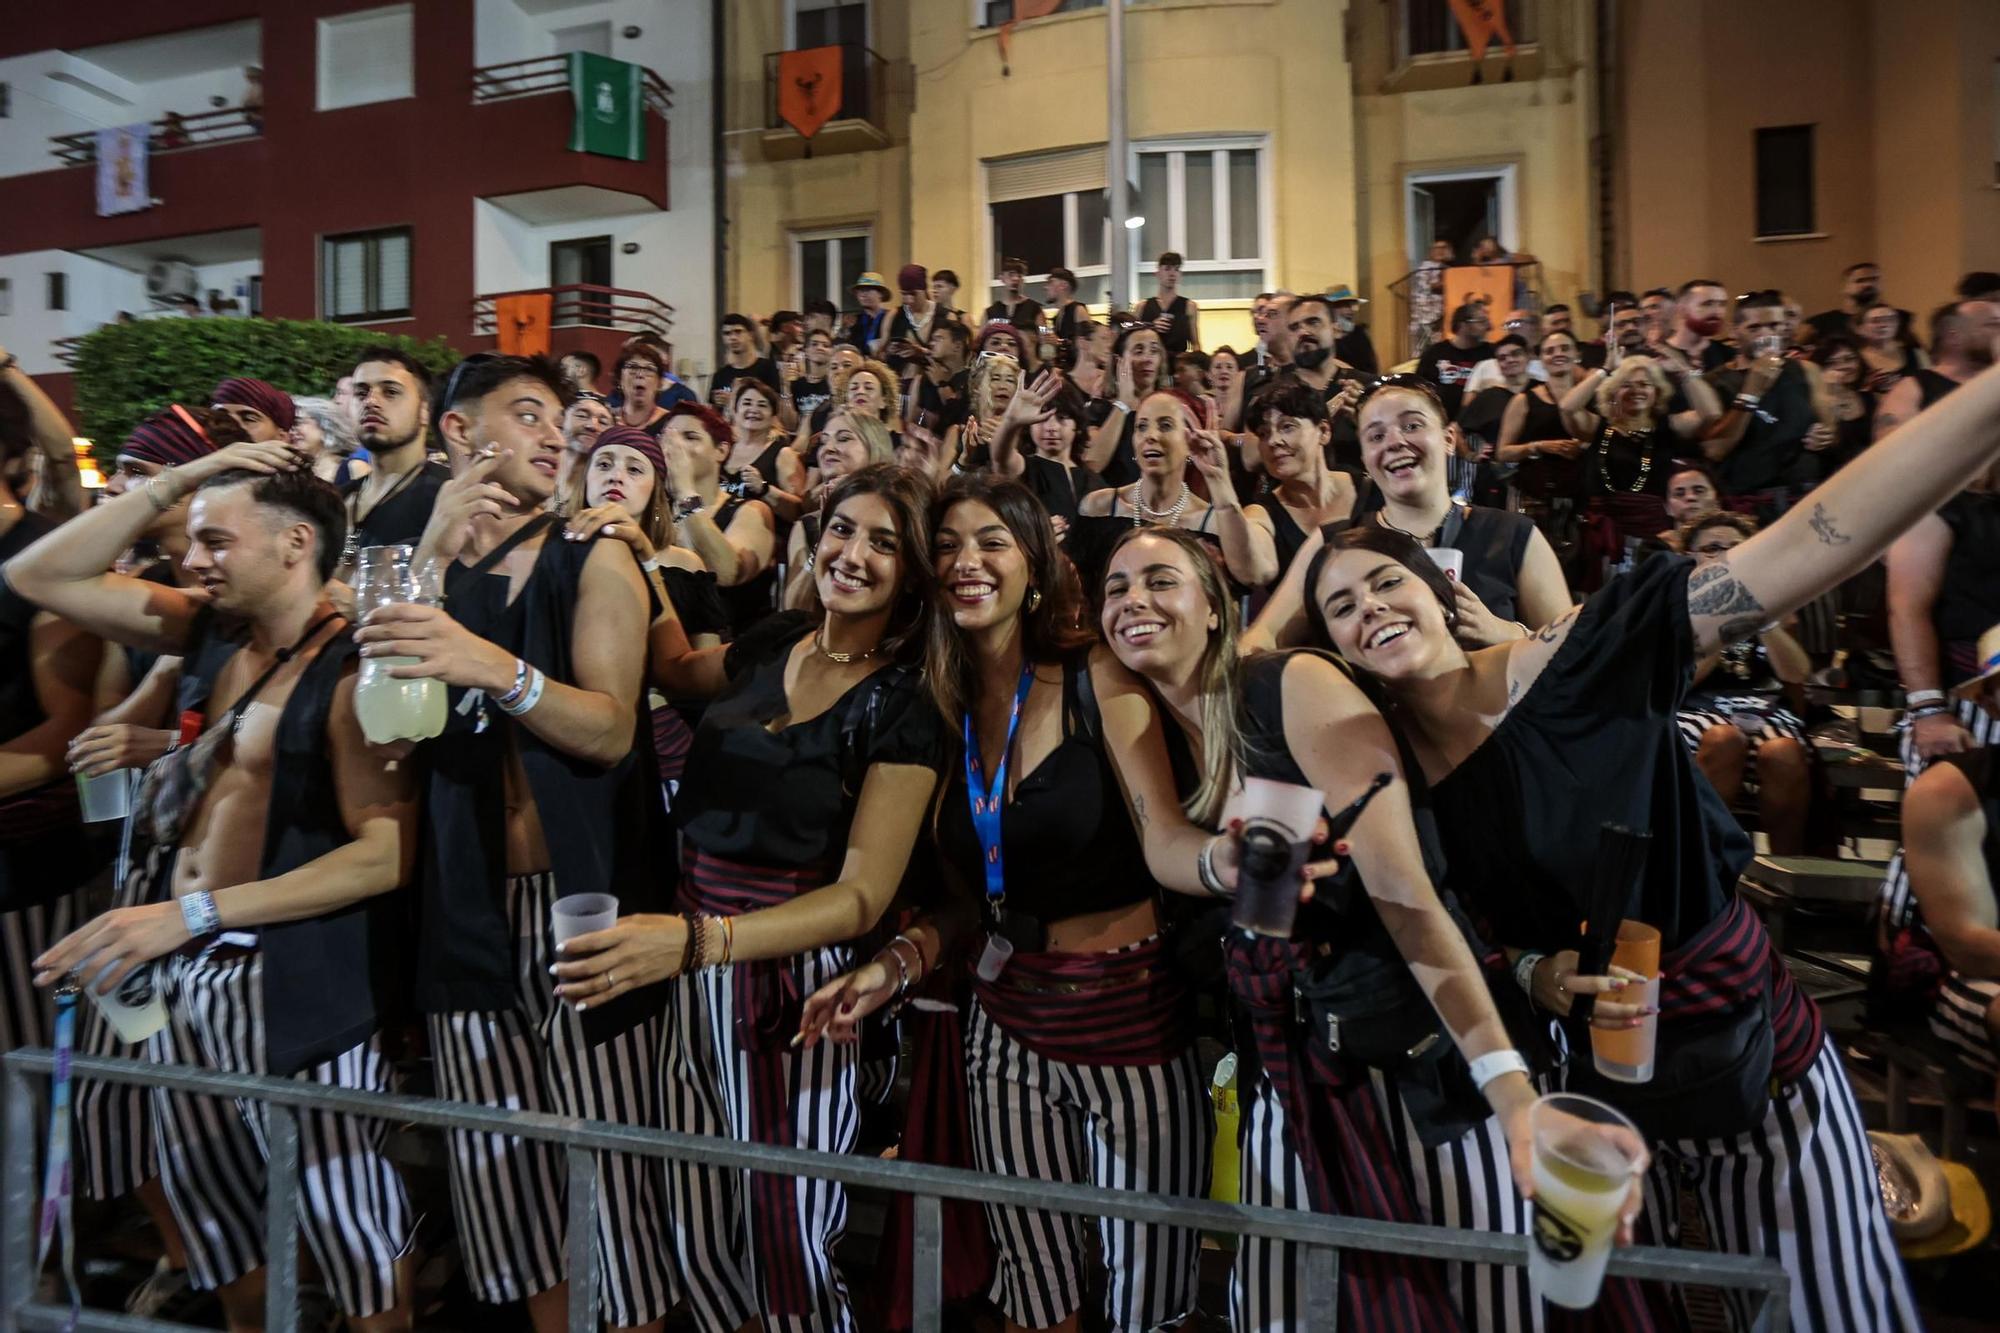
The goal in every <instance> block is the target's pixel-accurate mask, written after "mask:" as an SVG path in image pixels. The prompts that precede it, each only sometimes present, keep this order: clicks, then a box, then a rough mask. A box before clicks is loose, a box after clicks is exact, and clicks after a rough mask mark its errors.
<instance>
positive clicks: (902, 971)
mask: <svg viewBox="0 0 2000 1333" xmlns="http://www.w3.org/2000/svg"><path fill="white" fill-rule="evenodd" d="M883 952H884V953H886V954H888V955H889V956H890V957H891V958H893V959H895V960H896V994H895V995H894V996H893V997H892V998H891V999H890V1001H889V1003H890V1004H891V1005H892V1006H895V1007H897V1008H900V1007H901V1006H902V1003H903V997H904V996H905V995H908V994H909V993H910V965H909V964H908V963H906V962H904V961H903V951H902V950H901V949H898V948H895V947H894V945H893V943H892V944H891V947H889V948H887V949H885V950H883Z"/></svg>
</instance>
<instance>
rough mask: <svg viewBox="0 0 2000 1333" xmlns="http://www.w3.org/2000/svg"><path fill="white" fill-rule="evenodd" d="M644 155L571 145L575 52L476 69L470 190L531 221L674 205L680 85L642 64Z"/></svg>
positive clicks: (629, 211)
mask: <svg viewBox="0 0 2000 1333" xmlns="http://www.w3.org/2000/svg"><path fill="white" fill-rule="evenodd" d="M640 87H641V94H640V95H641V97H642V98H643V100H644V103H645V115H644V125H643V130H644V134H645V156H644V158H643V160H641V161H637V162H633V161H628V160H626V159H623V158H617V157H607V156H604V155H602V154H598V153H575V152H571V151H569V138H570V128H571V124H572V121H573V111H572V107H571V101H570V89H569V61H568V59H567V57H564V56H541V57H538V58H536V59H533V60H514V61H509V62H507V63H506V64H501V65H485V66H482V67H480V68H478V69H475V70H473V71H472V113H471V121H472V124H471V125H470V126H469V130H470V133H471V136H472V141H473V143H474V144H476V145H477V148H476V151H475V152H474V154H473V159H474V160H473V162H472V170H471V173H470V175H471V180H470V183H471V185H472V188H473V192H474V193H475V194H477V195H479V196H480V197H481V198H483V199H489V200H492V201H493V202H494V203H496V204H499V205H500V206H501V207H502V208H506V209H508V210H509V211H510V212H513V213H515V214H517V215H518V216H520V217H521V218H523V219H524V220H528V221H536V222H559V221H577V220H581V219H583V218H589V217H604V216H611V215H615V214H619V213H635V212H643V211H646V210H649V209H664V208H668V207H670V206H671V205H670V203H669V199H668V172H667V157H668V142H667V136H668V133H669V125H668V121H667V112H668V111H669V110H670V109H671V108H672V106H673V90H672V89H671V88H669V87H668V86H667V84H666V82H665V81H664V80H662V79H661V78H660V76H659V75H657V74H655V73H654V72H653V71H651V70H649V69H644V68H643V67H642V68H641V70H640Z"/></svg>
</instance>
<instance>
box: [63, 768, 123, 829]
mask: <svg viewBox="0 0 2000 1333" xmlns="http://www.w3.org/2000/svg"><path fill="white" fill-rule="evenodd" d="M137 773H138V770H137V769H132V768H116V769H113V770H112V771H111V772H109V773H103V774H99V775H98V776H97V777H94V778H93V777H90V776H88V775H87V774H83V773H79V774H77V775H76V794H77V800H78V801H79V802H80V803H81V804H82V806H83V822H84V823H86V824H102V823H104V822H105V821H106V820H111V819H123V818H125V816H127V815H129V814H131V813H132V779H133V778H134V777H135V776H136V775H137Z"/></svg>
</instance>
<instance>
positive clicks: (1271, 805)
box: [1226, 778, 1326, 939]
mask: <svg viewBox="0 0 2000 1333" xmlns="http://www.w3.org/2000/svg"><path fill="white" fill-rule="evenodd" d="M1231 804H1232V806H1233V807H1234V809H1233V810H1231V811H1230V812H1229V813H1228V815H1227V816H1226V817H1228V818H1234V819H1241V820H1242V821H1243V843H1242V848H1241V857H1240V863H1239V865H1238V867H1237V874H1236V907H1235V911H1234V913H1233V914H1232V915H1231V920H1232V921H1233V922H1234V924H1235V925H1236V927H1237V929H1239V930H1247V931H1249V932H1251V933H1252V934H1256V935H1273V936H1276V937H1278V938H1280V939H1290V938H1291V934H1292V921H1293V919H1294V918H1295V917H1296V916H1297V915H1298V911H1299V868H1300V867H1301V866H1303V865H1305V863H1306V853H1307V852H1308V851H1309V850H1310V849H1311V847H1312V835H1313V827H1314V825H1316V824H1317V823H1318V822H1319V816H1320V811H1321V810H1322V809H1323V808H1324V807H1325V804H1326V802H1325V801H1324V800H1323V799H1322V798H1321V796H1320V794H1319V792H1318V791H1317V790H1316V789H1314V788H1312V787H1299V786H1295V785H1293V784H1292V783H1289V782H1272V781H1271V780H1269V779H1268V778H1246V779H1245V780H1244V783H1243V792H1242V794H1241V795H1240V796H1239V797H1238V798H1237V799H1236V800H1235V801H1233V802H1231Z"/></svg>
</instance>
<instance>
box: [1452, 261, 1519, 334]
mask: <svg viewBox="0 0 2000 1333" xmlns="http://www.w3.org/2000/svg"><path fill="white" fill-rule="evenodd" d="M1472 302H1477V303H1479V304H1480V305H1483V306H1485V307H1486V313H1487V315H1488V317H1489V318H1491V319H1492V321H1493V322H1494V323H1495V324H1498V323H1499V322H1500V321H1501V320H1502V319H1503V318H1505V316H1506V312H1507V311H1509V310H1512V309H1513V308H1514V266H1513V265H1512V264H1464V265H1460V266H1459V267H1458V268H1448V269H1446V270H1445V271H1444V317H1445V324H1444V327H1445V329H1446V331H1449V330H1450V328H1451V312H1452V311H1454V310H1456V309H1458V308H1459V307H1460V306H1462V305H1467V304H1470V303H1472Z"/></svg>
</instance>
